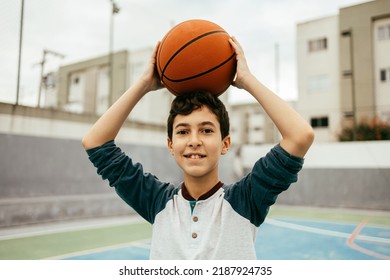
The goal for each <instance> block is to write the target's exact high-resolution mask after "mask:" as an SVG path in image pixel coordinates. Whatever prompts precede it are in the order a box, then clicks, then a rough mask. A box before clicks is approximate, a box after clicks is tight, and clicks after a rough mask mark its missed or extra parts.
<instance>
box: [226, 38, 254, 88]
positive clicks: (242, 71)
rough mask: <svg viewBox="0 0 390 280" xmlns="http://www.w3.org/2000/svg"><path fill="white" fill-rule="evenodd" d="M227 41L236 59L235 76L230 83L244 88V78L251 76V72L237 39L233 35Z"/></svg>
mask: <svg viewBox="0 0 390 280" xmlns="http://www.w3.org/2000/svg"><path fill="white" fill-rule="evenodd" d="M229 43H230V45H231V46H232V47H233V48H234V51H235V52H236V59H237V69H236V78H235V80H234V81H233V83H232V85H233V86H235V87H237V88H240V89H245V86H246V82H245V80H246V79H247V77H249V76H252V73H251V71H250V69H249V67H248V63H247V61H246V58H245V55H244V50H243V49H242V47H241V45H240V43H239V42H238V41H237V39H236V38H235V37H231V38H230V39H229Z"/></svg>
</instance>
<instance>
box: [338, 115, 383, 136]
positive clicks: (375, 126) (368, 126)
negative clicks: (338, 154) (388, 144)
mask: <svg viewBox="0 0 390 280" xmlns="http://www.w3.org/2000/svg"><path fill="white" fill-rule="evenodd" d="M338 138H339V141H353V128H352V127H344V128H343V129H342V131H341V133H340V134H339V135H338ZM355 140H356V141H371V140H390V124H389V122H385V121H382V120H381V119H380V118H379V117H377V116H376V117H374V118H372V119H371V120H370V121H367V120H363V121H361V122H360V123H358V124H357V126H356V139H355Z"/></svg>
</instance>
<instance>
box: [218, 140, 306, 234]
mask: <svg viewBox="0 0 390 280" xmlns="http://www.w3.org/2000/svg"><path fill="white" fill-rule="evenodd" d="M302 166H303V159H302V158H299V157H295V156H292V155H290V154H289V153H287V152H286V151H285V150H284V149H283V148H282V147H281V146H280V145H276V146H275V147H274V148H272V149H271V150H270V151H269V152H268V153H267V155H266V156H264V157H262V158H260V159H259V160H258V161H257V162H256V163H255V165H254V167H253V169H252V171H251V172H250V173H249V174H248V175H247V176H245V177H244V178H243V179H241V180H240V181H239V182H237V183H235V184H232V185H229V186H226V188H225V198H226V199H227V200H228V201H229V203H230V204H231V205H232V207H233V209H234V210H235V211H236V212H237V213H238V214H240V215H241V216H243V217H245V218H247V219H249V220H250V221H251V223H252V224H254V225H256V226H260V225H261V224H262V223H263V222H264V219H265V217H266V216H267V214H268V210H269V207H270V206H271V205H273V204H274V203H275V202H276V199H277V197H278V195H279V194H280V193H281V192H283V191H285V190H287V189H288V188H289V186H290V185H291V184H292V183H294V182H296V181H297V180H298V172H299V171H300V170H301V169H302Z"/></svg>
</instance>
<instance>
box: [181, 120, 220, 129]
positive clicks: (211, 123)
mask: <svg viewBox="0 0 390 280" xmlns="http://www.w3.org/2000/svg"><path fill="white" fill-rule="evenodd" d="M205 125H211V126H213V127H216V125H215V124H214V123H213V122H212V121H204V122H201V123H199V125H198V126H205ZM181 126H183V127H189V126H191V125H190V124H189V123H178V124H177V125H175V129H176V128H178V127H181Z"/></svg>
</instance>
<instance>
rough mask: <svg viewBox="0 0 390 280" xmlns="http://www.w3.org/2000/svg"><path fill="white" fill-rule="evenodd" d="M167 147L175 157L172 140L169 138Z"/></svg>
mask: <svg viewBox="0 0 390 280" xmlns="http://www.w3.org/2000/svg"><path fill="white" fill-rule="evenodd" d="M167 147H168V150H169V152H170V153H171V155H173V148H172V140H171V139H170V138H169V137H168V138H167Z"/></svg>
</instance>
